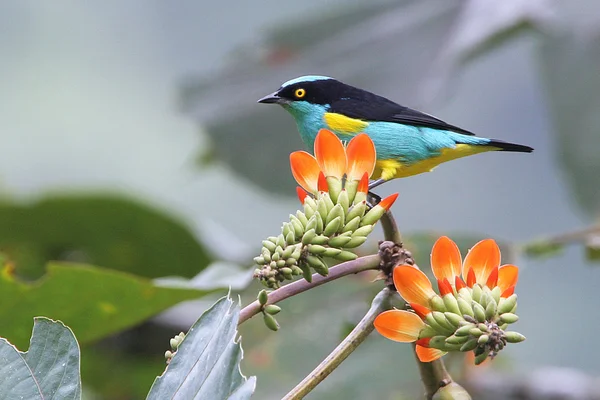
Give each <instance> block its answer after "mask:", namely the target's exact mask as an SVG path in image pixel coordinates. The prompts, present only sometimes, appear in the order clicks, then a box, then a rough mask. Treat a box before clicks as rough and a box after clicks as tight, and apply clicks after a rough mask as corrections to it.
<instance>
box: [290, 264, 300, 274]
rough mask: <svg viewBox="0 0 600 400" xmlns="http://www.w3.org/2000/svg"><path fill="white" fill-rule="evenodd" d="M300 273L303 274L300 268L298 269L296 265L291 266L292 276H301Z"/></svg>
mask: <svg viewBox="0 0 600 400" xmlns="http://www.w3.org/2000/svg"><path fill="white" fill-rule="evenodd" d="M302 273H303V270H302V268H300V267H299V266H297V265H293V266H292V274H294V275H302Z"/></svg>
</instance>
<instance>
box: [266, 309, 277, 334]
mask: <svg viewBox="0 0 600 400" xmlns="http://www.w3.org/2000/svg"><path fill="white" fill-rule="evenodd" d="M263 321H264V322H265V325H266V326H267V328H269V329H270V330H272V331H275V332H277V331H278V330H279V323H278V322H277V320H276V319H275V317H274V316H272V315H271V314H267V313H263Z"/></svg>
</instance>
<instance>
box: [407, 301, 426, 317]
mask: <svg viewBox="0 0 600 400" xmlns="http://www.w3.org/2000/svg"><path fill="white" fill-rule="evenodd" d="M409 304H410V308H412V309H413V310H414V311H415V312H416V313H417V315H418V316H419V317H421V319H424V318H425V316H426V315H427V314H429V313H430V312H431V310H430V309H429V308H427V307H423V306H422V305H420V304H417V303H409Z"/></svg>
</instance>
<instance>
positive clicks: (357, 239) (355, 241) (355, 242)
mask: <svg viewBox="0 0 600 400" xmlns="http://www.w3.org/2000/svg"><path fill="white" fill-rule="evenodd" d="M366 241H367V237H366V236H354V237H353V238H352V239H351V240H350V241H349V242H348V243H346V245H345V246H344V247H346V248H347V249H353V248H355V247H358V246H360V245H361V244H363V243H364V242H366Z"/></svg>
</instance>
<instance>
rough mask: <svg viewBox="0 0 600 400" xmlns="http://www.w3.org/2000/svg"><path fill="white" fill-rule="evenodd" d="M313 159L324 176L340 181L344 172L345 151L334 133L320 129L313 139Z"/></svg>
mask: <svg viewBox="0 0 600 400" xmlns="http://www.w3.org/2000/svg"><path fill="white" fill-rule="evenodd" d="M315 157H316V158H317V163H318V164H319V167H320V168H321V170H322V171H323V172H324V173H325V176H335V177H336V178H339V179H342V176H343V175H344V173H345V172H346V150H345V149H344V145H343V144H342V141H341V140H340V139H338V137H337V136H336V135H335V133H333V132H331V131H328V130H327V129H321V130H320V131H319V133H318V134H317V138H316V139H315Z"/></svg>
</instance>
